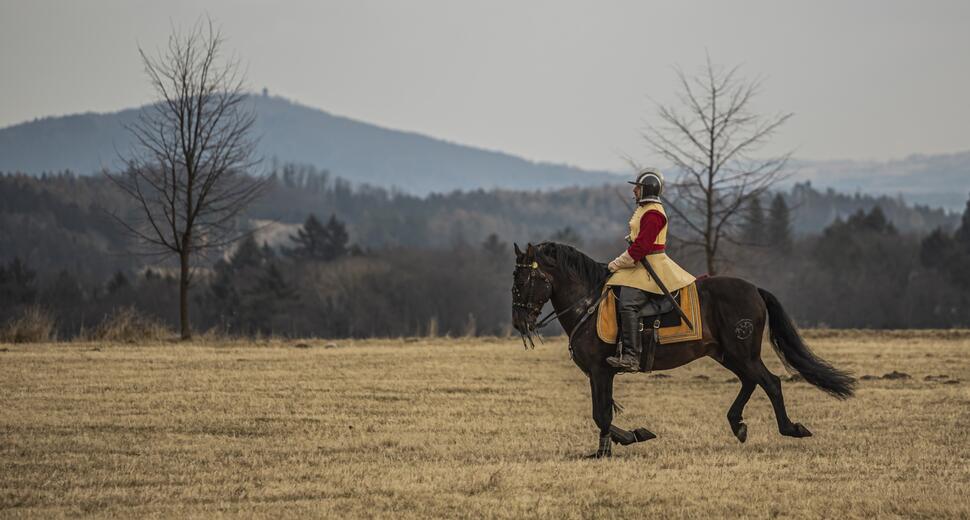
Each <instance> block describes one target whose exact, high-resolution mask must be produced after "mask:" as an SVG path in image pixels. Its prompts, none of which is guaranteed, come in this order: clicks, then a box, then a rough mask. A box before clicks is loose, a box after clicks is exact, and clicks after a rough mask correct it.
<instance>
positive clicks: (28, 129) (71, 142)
mask: <svg viewBox="0 0 970 520" xmlns="http://www.w3.org/2000/svg"><path fill="white" fill-rule="evenodd" d="M251 100H252V102H253V106H254V109H255V111H256V116H257V125H256V135H258V136H259V138H260V141H259V150H258V154H259V155H260V156H261V157H263V159H265V160H267V161H272V160H274V159H278V160H279V161H285V162H297V163H305V164H312V165H314V166H317V167H319V168H324V169H327V170H330V171H331V172H332V173H333V174H335V175H339V176H340V177H342V178H345V179H347V180H350V181H352V182H355V183H370V184H374V185H378V186H385V187H392V186H393V187H396V188H398V189H400V190H402V191H405V192H408V193H412V194H417V195H423V194H427V193H430V192H448V191H452V190H470V189H478V188H485V189H488V188H503V189H527V190H531V189H548V188H559V187H565V186H589V185H597V184H603V183H608V182H614V181H617V180H620V178H619V177H617V176H615V175H613V174H610V173H608V172H602V171H588V170H583V169H580V168H575V167H572V166H567V165H560V164H549V163H537V162H532V161H528V160H525V159H522V158H519V157H515V156H512V155H509V154H505V153H500V152H494V151H488V150H483V149H480V148H474V147H471V146H464V145H460V144H455V143H449V142H446V141H442V140H439V139H434V138H431V137H427V136H424V135H420V134H416V133H411V132H403V131H398V130H391V129H387V128H382V127H379V126H375V125H371V124H367V123H363V122H360V121H355V120H353V119H348V118H345V117H340V116H335V115H333V114H330V113H327V112H324V111H322V110H318V109H315V108H310V107H306V106H303V105H299V104H297V103H293V102H290V101H287V100H285V99H282V98H279V97H269V96H255V95H254V96H251ZM143 109H144V107H142V108H139V109H129V110H123V111H121V112H115V113H110V114H95V113H86V114H77V115H70V116H64V117H47V118H43V119H37V120H34V121H31V122H27V123H22V124H18V125H14V126H10V127H6V128H3V129H0V171H6V172H14V171H20V172H24V173H28V174H39V173H41V172H55V171H62V170H72V171H74V172H77V173H79V174H82V175H85V174H90V173H93V172H97V171H100V170H101V168H102V167H116V166H117V157H118V153H117V151H119V150H120V151H126V150H128V148H129V146H130V144H131V140H130V137H129V135H128V133H127V131H126V130H125V128H124V126H125V125H126V124H129V123H131V122H133V121H135V119H136V118H137V115H138V111H139V110H143Z"/></svg>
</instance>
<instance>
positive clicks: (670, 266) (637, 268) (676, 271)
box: [606, 202, 695, 294]
mask: <svg viewBox="0 0 970 520" xmlns="http://www.w3.org/2000/svg"><path fill="white" fill-rule="evenodd" d="M648 211H658V212H660V214H661V215H663V216H664V219H665V220H666V218H667V213H666V212H665V211H664V207H663V205H662V204H660V203H657V202H650V203H647V204H644V205H642V206H639V207H638V208H637V209H636V211H634V212H633V216H632V217H630V234H629V235H628V236H627V239H628V240H631V241H632V240H636V238H637V235H639V234H640V219H641V218H643V215H644V214H646V212H648ZM666 244H667V225H666V224H664V227H663V228H662V229H661V230H660V233H659V234H657V240H656V241H654V245H658V246H660V245H666ZM646 259H647V261H648V262H650V267H653V270H654V272H656V273H657V276H659V277H660V279H661V280H662V281H663V283H664V285H665V286H666V287H667V290H668V291H670V292H673V291H676V290H677V289H681V288H684V287H687V286H688V285H690V284H692V283H694V280H695V277H694V275H692V274H690V273H688V272H687V271H685V270H684V269H683V268H681V267H680V266H679V265H677V264H676V263H674V261H673V260H671V259H670V257H668V256H667V254H666V253H655V254H650V255H647V256H646ZM606 285H620V286H623V287H636V288H637V289H641V290H644V291H647V292H649V293H654V294H663V291H662V290H660V286H658V285H657V282H655V281H654V280H653V277H651V276H650V273H648V272H647V269H646V268H645V267H643V265H641V264H640V263H639V262H637V263H636V264H635V265H634V266H633V267H627V268H624V269H620V270H618V271H616V272H615V273H613V275H612V276H610V279H609V280H607V281H606Z"/></svg>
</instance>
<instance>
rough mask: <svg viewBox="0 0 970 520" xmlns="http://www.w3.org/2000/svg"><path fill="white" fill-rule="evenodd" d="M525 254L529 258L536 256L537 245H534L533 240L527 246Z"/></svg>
mask: <svg viewBox="0 0 970 520" xmlns="http://www.w3.org/2000/svg"><path fill="white" fill-rule="evenodd" d="M525 256H526V257H527V258H535V257H536V246H534V245H532V242H529V245H528V246H526V248H525Z"/></svg>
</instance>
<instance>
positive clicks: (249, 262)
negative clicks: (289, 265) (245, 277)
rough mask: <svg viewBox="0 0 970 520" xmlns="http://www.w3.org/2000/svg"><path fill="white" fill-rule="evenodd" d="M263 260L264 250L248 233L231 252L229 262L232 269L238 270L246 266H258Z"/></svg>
mask: <svg viewBox="0 0 970 520" xmlns="http://www.w3.org/2000/svg"><path fill="white" fill-rule="evenodd" d="M264 260H265V251H264V250H263V249H262V248H260V247H259V244H257V243H256V239H255V238H254V237H253V236H252V235H248V236H247V237H246V238H244V239H243V240H242V242H240V243H239V247H237V248H236V250H235V251H234V252H233V253H232V257H231V259H230V264H231V267H232V269H233V270H236V271H239V270H241V269H245V268H247V267H259V266H260V265H262V264H263V261H264Z"/></svg>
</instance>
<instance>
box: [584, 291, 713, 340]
mask: <svg viewBox="0 0 970 520" xmlns="http://www.w3.org/2000/svg"><path fill="white" fill-rule="evenodd" d="M603 291H609V294H607V295H606V296H605V297H604V298H603V301H602V303H600V307H599V310H598V313H597V316H596V334H597V335H598V336H599V338H600V340H602V341H603V342H604V343H609V344H611V345H615V344H616V342H617V339H618V336H619V325H618V324H619V319H618V309H617V306H616V294H615V293H614V292H613V288H612V287H609V286H607V287H605V288H604V289H603ZM672 296H673V297H674V298H677V303H678V304H679V305H680V308H681V310H683V311H684V314H686V315H687V317H688V318H689V319H690V321H691V323H692V324H693V325H694V329H693V330H691V328H690V327H688V326H687V323H685V322H684V320H682V319H681V318H680V314H678V313H677V311H676V310H675V309H674V304H673V303H672V302H671V301H670V300H668V299H667V298H666V297H664V296H661V295H657V297H656V298H651V299H650V300H649V301H647V303H646V305H644V306H643V307H642V308H641V309H640V323H641V327H640V330H641V334H644V335H645V334H653V329H654V325H655V324H656V325H657V326H658V327H657V328H658V331H657V332H658V335H659V337H660V341H659V344H661V345H667V344H670V343H682V342H685V341H695V340H698V339H701V337H702V336H703V329H702V324H701V306H700V300H699V299H698V296H697V284H696V283H692V284H690V285H688V286H687V287H684V288H683V289H680V290H678V291H675V292H674V293H673V294H672ZM656 322H659V323H656Z"/></svg>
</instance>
